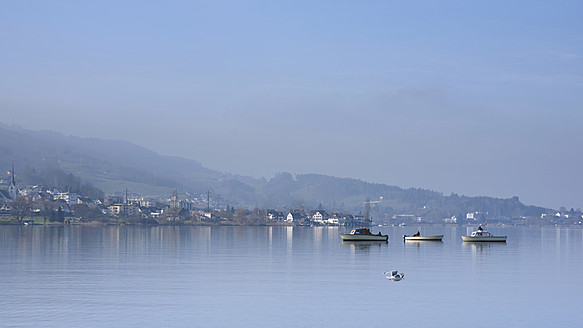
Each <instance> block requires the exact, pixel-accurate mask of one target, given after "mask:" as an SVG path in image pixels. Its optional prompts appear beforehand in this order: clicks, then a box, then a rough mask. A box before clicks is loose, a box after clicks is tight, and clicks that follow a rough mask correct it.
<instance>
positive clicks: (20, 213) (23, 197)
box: [0, 174, 583, 226]
mask: <svg viewBox="0 0 583 328" xmlns="http://www.w3.org/2000/svg"><path fill="white" fill-rule="evenodd" d="M365 203H366V202H365ZM484 221H489V222H491V224H498V225H509V226H559V225H561V226H565V225H567V226H582V221H583V215H581V213H578V212H573V210H571V211H570V212H569V211H564V212H554V213H546V214H542V215H541V217H539V218H528V217H519V218H492V217H488V216H487V213H480V212H469V213H465V215H464V216H463V217H456V216H455V215H453V216H451V217H446V218H443V219H442V220H440V221H436V220H430V219H427V218H423V217H420V216H416V215H413V214H407V213H403V214H398V215H393V216H391V217H384V218H383V217H371V215H370V204H365V206H363V208H362V211H361V212H359V213H349V212H346V211H340V210H334V209H332V210H330V209H323V208H321V206H320V207H319V208H317V209H303V208H296V209H294V208H288V209H260V208H257V207H255V208H253V209H249V208H243V207H236V208H235V207H233V206H230V205H229V204H227V203H225V202H223V204H221V203H220V198H218V199H215V200H213V199H211V197H210V192H208V193H207V194H203V195H199V196H192V195H188V194H186V195H183V196H182V197H179V196H178V193H177V192H176V191H174V192H173V194H172V195H171V196H170V197H167V198H156V197H146V196H142V195H138V194H132V193H128V191H127V190H126V191H125V192H123V193H116V194H111V195H105V197H104V198H103V199H92V198H89V197H87V196H85V195H80V194H78V193H72V192H65V191H62V190H58V189H57V188H54V187H46V186H29V187H23V188H17V186H16V183H15V180H14V175H13V174H12V175H11V178H10V184H9V186H8V189H7V190H3V189H0V224H149V225H159V224H163V225H307V226H325V225H329V226H338V225H348V226H369V225H389V226H399V225H401V226H404V225H423V224H442V225H443V224H447V225H464V224H470V225H471V224H476V223H479V222H484Z"/></svg>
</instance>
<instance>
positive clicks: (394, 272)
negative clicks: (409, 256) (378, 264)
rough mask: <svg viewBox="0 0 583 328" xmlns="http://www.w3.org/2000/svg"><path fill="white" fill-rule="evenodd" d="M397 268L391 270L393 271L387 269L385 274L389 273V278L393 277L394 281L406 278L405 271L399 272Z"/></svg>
mask: <svg viewBox="0 0 583 328" xmlns="http://www.w3.org/2000/svg"><path fill="white" fill-rule="evenodd" d="M397 272H398V271H397V270H391V271H385V272H383V274H386V275H387V279H391V280H393V281H401V280H402V279H405V274H404V273H402V272H401V273H397Z"/></svg>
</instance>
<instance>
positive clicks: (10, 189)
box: [8, 161, 18, 199]
mask: <svg viewBox="0 0 583 328" xmlns="http://www.w3.org/2000/svg"><path fill="white" fill-rule="evenodd" d="M16 196H18V189H16V181H15V180H14V161H12V171H10V186H8V197H10V198H12V199H16Z"/></svg>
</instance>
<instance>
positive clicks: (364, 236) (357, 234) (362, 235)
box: [340, 228, 389, 242]
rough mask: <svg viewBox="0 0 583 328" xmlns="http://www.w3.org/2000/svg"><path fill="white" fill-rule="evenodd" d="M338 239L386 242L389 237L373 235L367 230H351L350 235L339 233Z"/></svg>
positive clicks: (379, 234)
mask: <svg viewBox="0 0 583 328" xmlns="http://www.w3.org/2000/svg"><path fill="white" fill-rule="evenodd" d="M340 238H342V240H343V241H385V242H386V241H388V240H389V236H388V235H383V234H381V233H380V232H379V233H378V234H376V235H375V234H373V233H371V232H370V230H368V229H367V228H358V229H352V230H351V231H350V233H341V234H340Z"/></svg>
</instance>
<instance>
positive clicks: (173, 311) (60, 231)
mask: <svg viewBox="0 0 583 328" xmlns="http://www.w3.org/2000/svg"><path fill="white" fill-rule="evenodd" d="M423 229H424V233H425V234H428V235H429V234H444V235H445V236H444V239H443V242H427V241H423V242H403V240H402V235H403V234H407V233H409V232H410V231H408V230H415V231H417V230H418V228H417V227H383V228H382V233H383V234H387V235H389V236H390V238H389V242H388V243H387V242H343V241H342V240H341V238H340V237H339V233H341V232H344V230H346V229H345V228H344V227H340V228H338V227H315V228H311V227H220V226H201V227H185V226H182V227H181V226H174V227H162V226H157V227H133V226H96V227H91V226H68V227H43V226H30V227H24V226H22V227H21V226H18V227H17V226H5V227H4V226H3V227H0V277H1V278H2V279H0V291H2V297H1V298H0V309H1V310H2V312H1V313H2V316H1V320H2V326H6V327H83V326H102V327H111V326H120V327H152V326H164V327H166V326H171V327H192V326H204V327H225V326H236V327H264V326H269V327H320V326H337V327H353V326H360V325H362V323H363V322H362V318H361V317H360V316H354V315H353V314H354V313H359V314H362V315H364V316H367V317H372V316H373V315H374V316H376V317H378V320H377V321H374V320H372V321H369V322H367V326H373V327H384V326H386V325H387V322H389V321H390V323H391V324H394V325H400V326H410V323H411V318H414V319H415V322H416V324H417V325H427V326H435V323H436V322H438V323H439V324H438V326H452V327H459V326H462V325H463V324H465V323H467V322H473V320H474V319H475V317H474V315H475V312H476V309H488V313H491V314H493V315H489V316H485V317H481V318H480V324H482V325H483V326H493V325H498V326H504V327H506V326H577V324H578V323H580V322H581V321H583V314H581V312H580V311H579V310H578V307H579V306H580V305H579V303H580V302H579V300H580V295H582V294H583V287H582V285H581V284H580V274H581V272H583V233H582V230H580V229H565V228H561V229H548V228H544V229H543V228H532V229H526V228H525V229H514V228H497V229H496V232H497V233H500V234H504V235H508V243H462V241H461V238H460V236H461V235H463V234H465V233H466V229H465V228H457V227H423ZM541 268H544V269H545V270H548V271H550V272H553V273H554V274H556V275H557V277H560V279H553V280H552V281H548V280H544V281H542V280H541V279H540V277H538V276H535V275H532V274H531V273H532V272H538V271H540V270H541ZM391 269H397V270H399V271H400V272H406V273H407V279H405V280H403V281H402V282H401V283H399V284H394V283H387V282H388V281H387V279H385V277H384V275H383V274H382V272H384V271H387V270H391ZM493 272H495V273H496V274H495V275H494V274H492V273H493ZM500 277H504V279H500ZM478 285H479V287H480V291H481V294H480V298H472V299H470V300H468V299H467V297H466V296H467V293H468V291H472V290H475V288H476V286H478ZM371 291H373V292H371ZM347 295H349V297H350V300H352V301H347ZM411 295H415V296H416V297H411ZM435 295H439V300H436V299H435ZM549 299H552V300H553V304H552V306H548V300H549ZM394 300H398V302H393V301H394ZM388 303H390V304H391V306H390V307H389V306H387V304H388ZM566 313H568V314H569V315H565V314H566ZM522 314H528V315H522ZM218 318H219V319H220V320H218Z"/></svg>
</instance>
